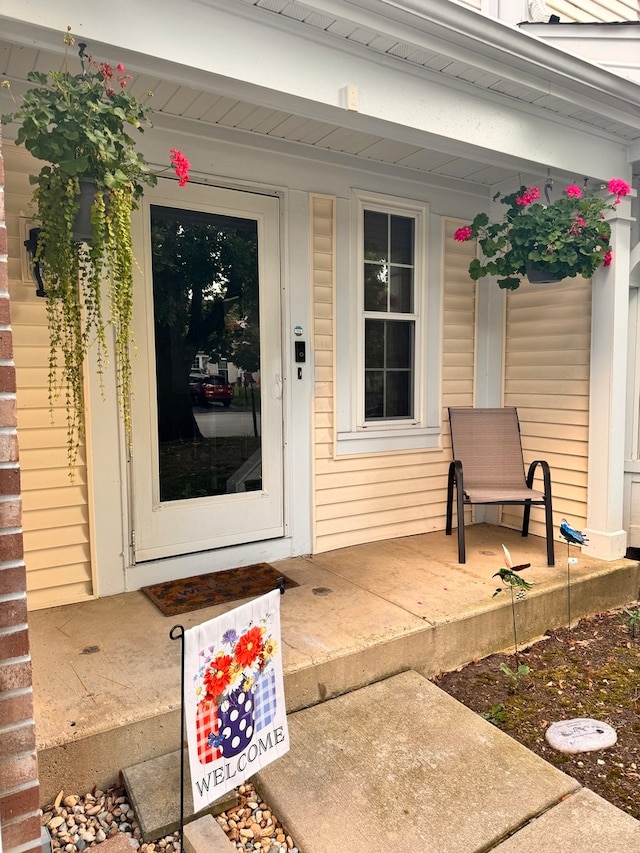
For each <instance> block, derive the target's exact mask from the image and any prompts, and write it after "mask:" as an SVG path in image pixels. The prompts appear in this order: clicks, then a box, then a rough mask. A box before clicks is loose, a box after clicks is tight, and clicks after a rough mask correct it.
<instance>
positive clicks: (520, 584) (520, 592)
mask: <svg viewBox="0 0 640 853" xmlns="http://www.w3.org/2000/svg"><path fill="white" fill-rule="evenodd" d="M502 550H503V551H504V560H505V563H506V564H507V565H506V566H503V567H502V568H501V569H498V571H497V572H496V573H495V575H493V576H492V577H494V578H498V577H499V578H500V580H501V581H502V583H503V584H505V585H506V586H507V587H509V591H510V593H511V618H512V621H513V649H514V652H515V661H516V670H517V669H518V667H519V665H520V661H519V657H518V631H517V626H516V598H517V599H518V601H520V600H522V599H523V598H524V597H525V595H526V594H527V590H528V589H531V587H532V586H533V583H532V582H530V581H526V580H525V579H524V578H521V577H520V575H519V574H518V572H521V571H523V570H524V569H528V568H529V566H530V565H531V563H522V564H521V565H519V566H514V565H513V560H512V559H511V554H510V553H509V550H508V548H507V547H506V546H505V545H503V546H502ZM516 590H517V592H516ZM501 592H502V587H498V589H496V591H495V592H494V593H493V596H492V598H495V597H496V595H499V594H500V593H501Z"/></svg>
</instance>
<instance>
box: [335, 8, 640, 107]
mask: <svg viewBox="0 0 640 853" xmlns="http://www.w3.org/2000/svg"><path fill="white" fill-rule="evenodd" d="M338 5H339V6H341V7H342V8H343V12H342V15H344V7H345V6H354V7H357V8H361V9H366V10H367V11H369V12H371V13H373V14H375V15H377V16H380V17H383V18H386V19H388V20H391V21H393V22H394V23H405V24H406V23H408V24H409V25H410V27H411V31H412V32H413V34H414V35H413V39H414V40H416V41H418V39H416V34H417V33H422V34H424V35H427V36H429V37H432V33H431V32H429V25H431V26H433V25H435V26H437V27H439V28H441V29H443V30H445V31H446V40H447V42H449V43H450V44H455V45H458V46H460V47H462V48H464V50H465V52H466V55H467V58H468V61H470V57H469V54H468V51H469V49H470V43H472V44H473V50H475V51H477V52H478V53H479V54H480V55H483V56H490V57H492V58H493V59H494V61H495V60H496V59H497V60H499V61H500V60H501V61H502V62H503V63H504V64H505V65H508V66H510V67H512V68H517V69H519V70H520V71H524V72H526V73H527V74H531V72H532V69H538V70H539V72H540V73H541V74H543V75H544V76H545V78H547V79H554V80H555V81H557V82H558V83H560V82H561V83H562V84H563V85H565V86H567V87H568V88H570V89H571V90H572V91H574V92H576V93H578V92H580V93H583V94H585V95H587V96H589V97H591V98H593V93H594V91H595V92H597V93H600V94H602V95H604V96H606V97H604V98H601V99H600V100H601V103H602V104H603V107H606V108H607V109H610V108H611V107H612V105H613V104H614V102H616V103H617V104H618V109H620V110H627V111H628V110H629V108H630V107H633V112H634V113H636V114H637V105H638V89H639V87H638V85H637V84H636V83H633V82H632V81H628V80H620V78H619V76H618V75H616V74H613V73H612V72H609V71H607V70H605V69H603V68H601V67H599V66H597V65H593V64H592V63H590V62H588V61H587V60H584V59H581V58H579V57H576V56H571V55H570V54H567V53H566V52H565V51H562V50H560V49H558V48H557V47H554V46H553V45H551V44H549V43H548V42H546V41H544V40H542V39H540V38H538V37H537V36H535V35H530V34H529V33H525V32H522V31H520V30H519V29H517V28H516V27H513V26H512V25H511V24H505V23H504V22H502V21H498V20H494V19H492V18H489V17H487V16H486V15H483V14H481V13H480V12H478V11H476V10H475V9H472V8H470V7H466V6H463V5H461V4H458V3H452V2H449V0H437V2H434V3H429V4H428V5H427V4H425V2H424V0H342V2H341V3H340V4H338ZM387 32H388V30H387ZM496 52H500V54H502V56H500V57H497V56H496V55H495V54H496ZM494 70H495V72H496V73H501V72H500V68H499V67H496V66H495V65H494Z"/></svg>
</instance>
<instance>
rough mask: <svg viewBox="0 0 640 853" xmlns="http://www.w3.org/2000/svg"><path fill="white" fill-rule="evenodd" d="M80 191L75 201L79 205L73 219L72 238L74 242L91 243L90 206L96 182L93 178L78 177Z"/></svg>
mask: <svg viewBox="0 0 640 853" xmlns="http://www.w3.org/2000/svg"><path fill="white" fill-rule="evenodd" d="M79 181H80V193H79V195H78V196H77V201H78V204H79V205H80V207H79V208H78V212H77V213H76V217H75V219H74V221H73V239H74V242H76V243H91V241H92V240H93V226H92V225H91V207H92V205H93V200H94V198H95V195H96V189H97V186H96V182H95V181H94V180H93V178H80V179H79Z"/></svg>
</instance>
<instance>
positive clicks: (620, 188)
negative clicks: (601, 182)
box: [607, 178, 631, 201]
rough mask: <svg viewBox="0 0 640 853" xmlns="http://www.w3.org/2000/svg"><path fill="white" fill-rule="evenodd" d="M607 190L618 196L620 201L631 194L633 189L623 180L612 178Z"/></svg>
mask: <svg viewBox="0 0 640 853" xmlns="http://www.w3.org/2000/svg"><path fill="white" fill-rule="evenodd" d="M607 189H608V190H609V192H610V193H611V194H612V195H617V196H618V201H619V200H620V199H621V198H623V197H624V196H626V195H629V193H630V192H631V187H630V186H629V184H628V183H627V182H626V181H623V180H622V178H611V180H610V181H609V183H608V185H607Z"/></svg>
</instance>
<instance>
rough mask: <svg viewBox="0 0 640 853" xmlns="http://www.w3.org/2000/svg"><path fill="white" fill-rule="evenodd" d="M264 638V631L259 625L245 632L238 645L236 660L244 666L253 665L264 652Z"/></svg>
mask: <svg viewBox="0 0 640 853" xmlns="http://www.w3.org/2000/svg"><path fill="white" fill-rule="evenodd" d="M263 649H264V640H263V639H262V631H261V630H260V628H258V626H257V625H256V626H255V627H253V628H251V629H250V630H249V631H247V633H246V634H243V635H242V636H241V637H240V639H239V640H238V642H237V645H236V660H237V661H238V663H239V664H240V666H242V667H247V666H253V664H254V663H255V662H256V659H257V658H258V657H259V656H260V655H261V654H262V650H263Z"/></svg>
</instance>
